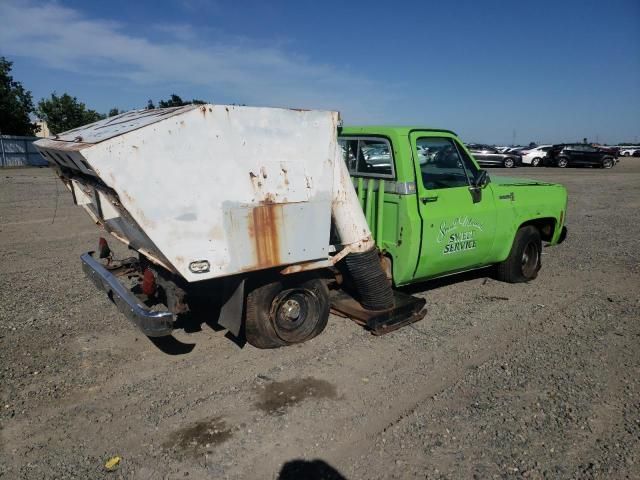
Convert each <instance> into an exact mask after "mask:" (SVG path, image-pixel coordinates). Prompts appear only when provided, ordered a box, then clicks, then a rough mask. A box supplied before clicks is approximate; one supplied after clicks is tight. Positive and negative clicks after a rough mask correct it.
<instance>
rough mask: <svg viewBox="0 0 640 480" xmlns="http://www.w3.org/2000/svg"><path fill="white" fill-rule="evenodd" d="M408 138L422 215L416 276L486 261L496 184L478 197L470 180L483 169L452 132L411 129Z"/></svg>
mask: <svg viewBox="0 0 640 480" xmlns="http://www.w3.org/2000/svg"><path fill="white" fill-rule="evenodd" d="M409 140H410V142H411V148H412V152H413V158H414V161H415V169H416V177H417V195H418V202H417V203H418V208H419V209H420V216H421V218H422V234H421V235H422V238H421V246H420V256H419V260H418V263H417V266H416V270H415V274H414V279H415V280H421V279H427V278H430V277H434V276H438V275H442V274H447V273H454V272H457V271H463V270H468V269H471V268H475V267H479V266H482V265H485V264H486V262H487V261H488V260H489V257H490V254H491V251H492V247H493V241H494V235H495V229H496V209H495V205H494V197H493V192H492V189H491V185H490V184H489V185H487V186H486V187H485V188H484V189H482V190H480V191H479V192H478V193H479V194H478V195H476V198H475V199H474V195H473V192H472V191H471V185H472V184H473V183H474V180H475V178H477V176H478V174H479V172H480V170H479V168H478V167H477V166H476V164H475V163H474V162H473V161H472V160H471V158H470V157H469V155H468V154H467V152H466V151H465V150H464V148H463V147H462V145H460V143H459V142H458V141H457V140H456V139H455V138H454V137H453V136H450V135H448V134H446V133H442V132H429V131H425V132H420V131H417V132H412V133H411V134H410V135H409Z"/></svg>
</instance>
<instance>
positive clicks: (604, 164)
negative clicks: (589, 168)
mask: <svg viewBox="0 0 640 480" xmlns="http://www.w3.org/2000/svg"><path fill="white" fill-rule="evenodd" d="M611 165H613V161H611V160H605V161H604V162H602V166H603V167H604V168H611Z"/></svg>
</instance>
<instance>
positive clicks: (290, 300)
mask: <svg viewBox="0 0 640 480" xmlns="http://www.w3.org/2000/svg"><path fill="white" fill-rule="evenodd" d="M319 303H320V302H319V300H318V297H317V296H316V295H315V293H313V291H311V290H306V289H291V290H284V291H282V292H280V293H279V294H278V295H277V296H276V297H275V298H274V299H273V301H272V302H271V313H270V319H271V322H272V324H273V328H274V330H275V332H276V335H278V337H280V338H281V339H282V340H284V341H285V342H290V343H295V342H300V341H303V340H305V339H306V338H308V337H309V335H311V333H312V332H313V330H314V328H315V327H316V324H317V323H318V322H319V321H320V317H319V315H318V313H319Z"/></svg>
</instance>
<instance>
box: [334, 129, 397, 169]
mask: <svg viewBox="0 0 640 480" xmlns="http://www.w3.org/2000/svg"><path fill="white" fill-rule="evenodd" d="M338 142H339V145H340V148H341V149H342V155H343V158H344V161H345V162H346V164H347V168H348V169H349V173H350V174H351V175H354V176H360V177H376V178H395V173H394V167H393V151H392V149H391V144H390V143H389V141H388V140H386V139H384V138H365V137H360V138H355V137H349V138H346V137H345V138H340V139H338Z"/></svg>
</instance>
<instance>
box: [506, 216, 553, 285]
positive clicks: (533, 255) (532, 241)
mask: <svg viewBox="0 0 640 480" xmlns="http://www.w3.org/2000/svg"><path fill="white" fill-rule="evenodd" d="M541 257H542V240H541V238H540V231H539V230H538V229H537V228H536V227H534V226H532V225H528V226H526V227H522V228H520V229H519V230H518V232H517V233H516V238H515V239H514V240H513V245H512V246H511V252H509V256H508V257H507V259H506V260H505V261H504V262H502V263H499V264H498V265H496V277H497V279H498V280H501V281H503V282H508V283H522V282H528V281H530V280H533V279H534V278H536V277H537V276H538V272H539V271H540V267H541V266H542V260H541Z"/></svg>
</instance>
